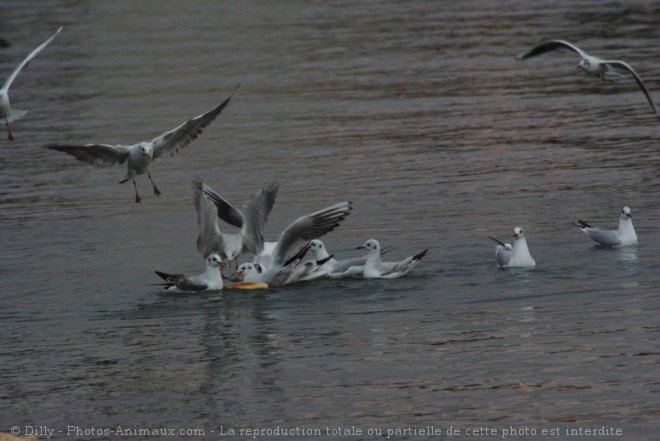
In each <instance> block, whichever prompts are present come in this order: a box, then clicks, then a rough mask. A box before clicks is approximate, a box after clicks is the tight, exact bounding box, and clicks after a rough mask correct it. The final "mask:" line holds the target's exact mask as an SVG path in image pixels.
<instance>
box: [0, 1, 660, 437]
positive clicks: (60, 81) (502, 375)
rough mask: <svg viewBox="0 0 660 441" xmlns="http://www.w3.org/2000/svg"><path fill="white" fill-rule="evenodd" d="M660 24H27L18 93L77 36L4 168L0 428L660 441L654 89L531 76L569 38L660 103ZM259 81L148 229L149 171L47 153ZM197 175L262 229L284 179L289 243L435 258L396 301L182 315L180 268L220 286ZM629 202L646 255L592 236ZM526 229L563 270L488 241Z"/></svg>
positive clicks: (20, 15)
mask: <svg viewBox="0 0 660 441" xmlns="http://www.w3.org/2000/svg"><path fill="white" fill-rule="evenodd" d="M659 16H660V6H659V5H658V4H657V2H651V1H649V2H609V1H603V2H572V1H571V2H568V1H566V2H544V3H537V4H534V5H532V4H530V3H528V2H523V1H504V2H490V1H489V2H460V3H458V2H456V3H449V2H434V1H409V2H384V1H379V2H375V1H366V2H348V1H346V2H341V1H339V2H293V1H291V2H289V1H284V2H272V3H271V2H268V3H266V2H256V1H255V2H253V1H242V2H226V3H225V2H194V3H192V2H179V1H163V2H148V1H144V2H137V1H136V2H128V1H119V2H83V1H64V0H63V1H43V2H38V4H37V3H32V2H23V1H6V0H5V1H3V2H2V3H0V38H3V39H5V40H7V41H9V42H10V43H11V46H10V47H8V48H0V77H1V78H2V79H3V80H4V78H5V77H6V76H7V75H8V74H9V72H11V70H12V69H13V68H14V66H15V65H16V64H17V63H18V62H19V60H20V59H22V57H24V56H25V54H27V53H28V52H29V51H30V50H32V48H33V47H35V46H36V45H37V44H39V43H40V42H41V41H43V40H45V38H47V36H49V35H50V34H52V32H54V30H55V29H56V28H57V27H58V26H60V25H63V26H64V27H65V29H64V31H63V32H62V33H61V34H60V36H59V37H58V38H57V40H55V41H54V42H53V44H52V45H51V46H50V47H48V48H47V49H46V50H45V51H44V52H43V53H42V54H41V55H39V57H38V58H37V59H35V61H34V62H33V63H32V64H31V65H30V67H29V69H28V70H26V71H24V72H23V73H22V74H21V75H20V76H19V78H18V79H17V81H16V82H15V83H14V85H13V87H12V99H13V104H14V106H15V107H17V108H19V109H27V110H30V113H29V114H28V116H26V117H25V118H24V119H22V120H20V121H18V122H16V123H15V124H14V125H13V129H14V134H15V136H16V138H17V139H16V141H14V142H13V143H8V142H7V141H2V146H1V148H0V167H1V168H2V174H1V175H0V207H1V211H0V229H1V231H2V243H1V246H0V321H1V323H2V331H1V334H0V335H1V337H0V338H1V340H0V341H1V342H2V345H1V346H0V431H2V430H4V431H8V430H9V428H10V427H11V426H13V425H16V426H18V427H19V428H21V430H22V431H24V429H25V426H26V425H43V426H48V427H49V428H53V429H56V432H55V435H54V436H55V437H56V438H59V439H113V440H114V439H137V438H135V437H129V436H124V435H117V434H111V435H98V434H91V435H89V434H88V435H85V434H83V435H80V434H76V433H75V432H74V433H73V434H70V436H67V432H66V429H67V426H78V428H80V429H81V430H84V429H90V428H91V427H95V428H97V429H98V428H110V429H113V430H114V429H115V428H116V426H117V425H122V426H130V427H132V428H168V427H169V428H176V430H179V429H188V428H191V429H194V428H203V429H205V430H206V436H205V437H199V436H198V437H194V436H192V437H188V439H223V436H221V434H220V432H219V430H220V426H223V430H225V431H227V430H228V429H229V428H241V427H243V428H244V427H250V428H264V429H269V428H270V429H271V430H273V429H274V428H276V427H278V426H279V427H285V428H291V427H296V426H298V427H303V426H304V427H305V428H306V429H311V430H313V429H319V430H323V434H324V435H325V428H326V426H327V427H333V428H336V427H337V426H342V427H350V426H354V427H355V428H359V429H361V430H362V431H363V432H362V434H361V435H355V436H353V435H346V436H343V437H342V436H338V437H334V438H332V439H351V440H352V439H379V438H381V437H379V436H378V435H377V434H376V433H371V434H369V433H368V430H369V429H382V430H383V434H384V435H387V432H386V431H387V429H390V430H394V429H397V428H407V427H412V428H423V427H426V426H429V425H433V426H435V428H438V429H441V430H442V436H439V437H435V439H444V438H443V437H445V436H447V435H446V429H447V428H449V427H450V426H453V427H454V428H458V429H461V430H462V431H463V432H462V433H465V430H466V429H469V428H475V427H488V428H490V429H495V430H498V431H499V432H498V434H497V436H495V435H493V436H483V437H482V438H481V439H502V435H503V431H504V430H506V429H509V428H512V429H516V430H520V431H521V433H522V430H523V429H530V430H531V429H534V430H537V434H536V435H529V434H527V435H525V434H523V435H521V436H518V437H509V439H511V438H513V439H546V438H547V439H560V438H558V437H555V438H552V437H545V438H544V437H543V436H542V435H541V431H542V429H544V428H546V429H549V428H555V427H557V426H558V427H559V428H560V429H561V430H562V431H563V430H565V429H566V428H594V427H598V428H600V427H603V426H604V427H613V428H616V429H621V430H622V431H623V435H622V436H618V437H600V438H596V439H611V438H616V439H631V440H632V439H634V440H653V439H657V432H658V430H659V429H660V425H659V424H658V421H660V398H659V397H660V380H659V378H660V375H659V374H660V369H659V366H658V355H660V338H659V337H660V327H659V326H658V313H659V310H660V301H659V300H658V299H659V296H658V291H659V289H660V277H659V276H658V267H659V265H660V239H659V233H660V227H659V225H660V223H659V221H660V209H659V208H658V201H659V200H660V176H659V171H658V170H659V165H660V153H659V152H660V149H659V146H658V139H659V138H660V125H659V124H660V120H659V119H658V118H657V117H654V116H653V115H652V114H651V112H650V109H649V106H648V104H647V103H646V101H645V98H644V96H643V94H642V93H641V92H640V91H639V89H638V88H637V86H636V85H635V83H634V82H633V81H632V80H630V79H627V80H624V81H620V82H617V83H603V82H601V81H599V80H597V79H594V78H590V77H586V76H584V75H583V74H580V73H579V72H577V71H576V69H575V64H576V63H577V58H576V57H575V55H574V54H571V53H568V52H557V53H554V54H548V55H545V56H542V57H539V58H536V59H533V60H530V61H529V62H525V63H516V62H515V61H514V58H513V57H514V55H515V54H517V53H518V52H520V51H521V50H523V49H525V48H527V47H529V46H530V45H532V44H535V43H537V42H539V41H542V40H544V39H548V38H564V39H567V40H569V41H573V42H574V43H576V44H579V45H580V46H581V47H582V48H584V49H585V50H588V51H590V52H592V53H594V54H596V55H602V56H605V57H611V58H619V57H620V58H622V59H625V61H627V62H628V63H630V64H631V65H632V66H633V67H635V68H636V69H637V71H638V73H639V74H640V75H641V76H642V78H643V79H644V81H645V83H646V85H647V87H648V88H649V90H650V91H651V93H652V94H653V95H654V96H655V97H656V99H658V98H659V97H660V73H659V72H660V57H658V56H657V55H658V47H659V46H658V43H659V42H660V26H658V17H659ZM238 83H241V87H240V90H239V91H238V92H237V93H236V95H235V98H234V100H233V101H232V103H231V105H230V106H229V107H228V108H227V109H226V111H225V112H224V113H223V114H222V115H221V116H220V117H219V119H218V120H217V121H216V122H214V123H213V124H212V125H211V126H209V127H208V128H207V130H206V131H205V133H204V134H203V135H202V136H201V137H200V138H199V139H198V140H197V141H195V142H194V143H193V144H191V145H190V146H189V147H188V148H186V149H185V150H184V151H183V152H181V153H180V154H179V155H178V156H177V157H175V158H173V159H171V160H167V161H162V162H159V163H157V164H155V165H154V166H153V167H152V172H153V175H154V178H155V179H156V182H157V183H158V184H159V186H160V188H161V190H162V191H163V196H162V197H160V198H158V199H157V198H155V197H154V196H153V195H152V194H151V190H150V186H149V184H148V181H147V180H146V178H143V177H140V178H139V179H138V185H139V186H140V189H141V192H142V193H143V196H144V197H145V200H144V203H143V205H142V206H136V205H135V204H133V203H132V197H133V196H132V188H131V187H130V184H126V185H118V184H117V181H118V180H120V179H121V178H122V177H123V174H124V170H123V169H121V168H110V169H102V170H94V169H92V168H91V167H88V166H85V165H82V164H79V163H77V162H75V161H74V160H73V159H71V158H69V157H67V156H65V155H60V154H57V153H55V152H50V151H45V150H44V149H41V148H40V145H42V144H44V143H47V142H60V143H61V142H75V143H87V142H107V143H131V142H134V141H137V140H140V139H151V138H152V137H154V136H156V135H158V134H160V133H161V132H162V131H164V130H166V129H170V128H173V127H174V126H176V125H177V124H179V123H181V122H182V121H184V120H185V119H187V118H189V117H191V116H193V115H196V114H199V113H201V112H203V111H205V110H207V109H209V108H211V107H213V106H214V105H216V104H217V103H218V102H219V101H220V100H221V99H223V97H224V96H225V95H226V94H227V93H228V92H229V91H231V89H232V88H233V87H234V86H235V85H236V84H238ZM3 133H4V132H3ZM2 136H4V134H3V135H2ZM194 176H199V177H202V178H204V179H205V180H206V181H207V182H209V183H210V184H211V185H212V186H213V187H215V188H216V189H218V191H220V192H221V193H222V194H223V195H225V196H226V197H227V198H229V199H230V200H233V201H237V202H240V201H243V200H244V199H245V198H246V197H247V196H248V195H249V194H251V193H252V192H253V191H254V190H256V189H257V188H259V187H261V186H263V185H265V184H266V183H268V182H270V181H272V180H277V181H279V182H280V183H281V190H280V194H279V197H278V200H277V203H276V205H275V209H274V210H273V213H272V214H271V218H270V221H269V225H268V231H267V233H268V234H267V235H268V237H269V238H272V239H274V238H275V237H276V235H277V234H278V232H279V231H281V229H282V228H284V227H285V226H286V225H288V223H289V222H291V221H292V220H293V219H295V218H296V217H298V216H300V215H302V214H304V213H307V212H310V211H313V210H316V209H318V208H321V207H323V206H325V205H329V204H331V203H334V202H337V201H341V200H347V199H348V200H352V201H353V202H354V206H355V209H354V210H353V213H352V215H351V216H350V217H349V218H348V219H347V220H346V222H345V223H344V225H343V226H342V227H341V228H340V229H338V230H337V231H336V232H334V233H332V234H331V235H329V236H328V237H326V240H325V242H326V245H327V246H328V248H329V249H330V250H331V252H333V253H335V254H336V255H337V256H339V257H343V256H349V255H353V253H354V251H353V248H354V247H355V246H356V245H359V244H361V243H362V242H364V240H366V239H368V238H376V239H379V240H380V241H381V243H382V244H383V245H385V246H391V247H393V248H394V250H393V251H392V252H391V255H392V256H394V257H405V256H407V255H410V254H411V253H412V252H415V251H419V250H421V249H423V248H430V249H431V254H430V256H429V257H428V258H426V259H425V260H424V261H423V262H422V263H421V264H420V265H419V266H418V267H417V268H416V269H415V270H414V271H413V272H412V273H411V274H409V276H408V277H405V278H402V279H398V280H392V281H381V280H375V281H359V280H341V281H325V280H322V281H316V282H313V283H308V284H300V285H294V286H291V287H286V288H283V289H278V290H272V291H267V292H230V291H225V292H223V293H209V294H203V295H183V296H172V295H163V294H161V293H159V292H158V289H157V288H155V287H153V286H149V284H150V283H156V282H157V281H158V280H157V278H156V276H155V275H154V274H153V270H154V269H160V270H164V271H177V270H178V271H184V272H188V273H197V272H199V271H201V269H202V266H203V263H202V262H201V260H200V258H199V257H198V256H197V254H196V251H195V247H194V241H195V238H196V234H197V232H196V228H197V226H196V219H195V215H194V211H193V207H192V203H191V197H190V193H191V192H190V185H189V182H190V180H191V178H193V177H194ZM623 205H628V206H630V207H631V208H632V210H633V215H634V219H635V225H636V228H637V232H638V235H639V238H640V245H639V247H637V248H634V249H632V250H601V249H597V248H594V247H593V246H592V245H591V244H590V242H589V241H588V240H587V239H586V238H585V237H583V235H582V234H581V233H580V232H579V231H578V230H577V229H575V228H574V227H571V226H570V223H571V222H574V221H575V220H577V219H578V218H581V219H585V220H590V221H592V222H593V223H595V224H597V225H601V226H604V227H608V228H610V227H611V228H613V227H615V226H616V222H617V214H618V212H619V210H620V209H621V207H622V206H623ZM516 225H523V226H524V227H525V229H526V231H527V236H528V241H529V246H530V249H531V252H532V254H533V256H534V257H535V259H536V261H537V265H538V266H537V268H536V269H535V270H533V271H521V272H514V271H498V270H497V269H496V268H495V260H494V248H493V244H492V243H490V241H488V239H486V236H487V235H495V236H499V237H502V238H506V237H507V236H509V235H510V232H511V230H512V228H513V227H514V226H516ZM59 431H62V432H59ZM211 431H213V432H211ZM491 433H492V432H491ZM562 433H563V432H562ZM325 437H326V436H323V437H318V436H316V437H314V436H311V437H301V436H291V435H288V436H279V437H277V436H275V435H273V436H270V437H269V436H263V437H261V436H260V437H259V439H274V438H277V439H320V438H325ZM39 438H40V439H45V436H39ZM160 438H162V439H172V437H165V436H163V437H158V436H153V437H150V438H149V439H160ZM238 438H240V437H235V439H238ZM393 438H396V439H411V440H412V439H424V438H423V437H422V436H420V435H419V433H417V434H414V433H408V434H402V435H401V436H396V437H393ZM453 439H460V437H458V436H454V437H453ZM561 439H581V437H579V436H572V437H567V438H561ZM590 439H594V437H591V438H590Z"/></svg>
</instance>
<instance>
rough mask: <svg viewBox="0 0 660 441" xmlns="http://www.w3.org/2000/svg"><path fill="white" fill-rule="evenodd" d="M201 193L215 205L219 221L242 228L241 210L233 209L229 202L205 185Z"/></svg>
mask: <svg viewBox="0 0 660 441" xmlns="http://www.w3.org/2000/svg"><path fill="white" fill-rule="evenodd" d="M202 191H203V192H204V194H205V195H206V196H208V197H209V199H211V202H213V204H215V207H216V210H217V215H218V217H219V218H220V219H222V220H223V221H225V222H227V223H228V224H229V225H233V226H235V227H238V228H243V223H244V218H243V213H242V212H241V210H239V209H238V208H236V207H234V206H233V205H232V204H231V203H229V201H227V200H226V199H225V198H223V197H222V196H220V194H218V192H216V191H215V190H213V189H212V188H211V187H209V186H208V185H206V184H203V185H202Z"/></svg>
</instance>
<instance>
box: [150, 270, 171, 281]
mask: <svg viewBox="0 0 660 441" xmlns="http://www.w3.org/2000/svg"><path fill="white" fill-rule="evenodd" d="M154 272H155V273H156V274H158V277H160V278H161V279H163V280H164V281H166V282H167V281H168V279H169V277H170V275H169V274H167V273H162V272H160V271H154Z"/></svg>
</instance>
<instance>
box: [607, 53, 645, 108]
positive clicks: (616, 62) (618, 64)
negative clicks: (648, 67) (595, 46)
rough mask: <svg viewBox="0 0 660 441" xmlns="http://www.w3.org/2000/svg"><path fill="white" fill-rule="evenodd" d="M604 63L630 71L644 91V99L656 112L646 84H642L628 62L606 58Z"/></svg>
mask: <svg viewBox="0 0 660 441" xmlns="http://www.w3.org/2000/svg"><path fill="white" fill-rule="evenodd" d="M604 63H605V64H608V65H610V66H612V67H615V68H619V69H625V70H627V71H628V72H630V73H631V74H632V75H633V77H635V81H636V82H637V85H638V86H639V87H640V89H642V92H644V95H646V99H647V100H648V101H649V104H650V105H651V108H652V109H653V112H654V113H658V109H657V108H656V107H655V103H654V102H653V99H652V98H651V94H650V93H649V91H648V90H647V89H646V86H644V83H643V82H642V79H641V78H640V76H639V75H637V72H635V70H634V69H633V68H632V67H630V65H629V64H628V63H625V62H623V61H619V60H607V61H605V62H604Z"/></svg>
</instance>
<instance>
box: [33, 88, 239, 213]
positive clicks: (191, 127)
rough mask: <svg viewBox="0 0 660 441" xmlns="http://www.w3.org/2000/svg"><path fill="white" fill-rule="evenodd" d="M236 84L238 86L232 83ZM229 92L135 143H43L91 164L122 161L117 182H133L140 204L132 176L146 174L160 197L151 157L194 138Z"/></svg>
mask: <svg viewBox="0 0 660 441" xmlns="http://www.w3.org/2000/svg"><path fill="white" fill-rule="evenodd" d="M236 87H238V86H236ZM232 95H233V92H232V94H231V95H229V97H227V99H225V100H224V101H223V102H222V103H221V104H220V105H219V106H217V107H214V108H213V109H211V110H209V111H208V112H206V113H203V114H201V115H199V116H196V117H194V118H192V119H189V120H188V121H186V122H185V123H183V124H181V125H180V126H178V127H176V128H174V129H172V130H169V131H167V132H165V133H163V134H162V135H160V136H158V137H156V138H154V139H152V140H151V141H143V142H138V143H137V144H133V145H110V144H86V145H60V144H47V145H44V147H45V148H47V149H51V150H57V151H60V152H64V153H68V154H69V155H71V156H73V157H74V158H76V159H77V160H79V161H82V162H86V163H88V164H91V165H93V166H95V167H110V166H113V165H117V164H123V163H126V165H127V171H126V176H124V179H122V180H121V181H119V183H120V184H123V183H125V182H128V181H129V180H132V181H133V188H135V203H136V204H140V203H141V202H142V198H141V197H140V194H139V193H138V189H137V184H136V183H135V176H136V175H141V174H143V173H144V172H146V173H147V176H148V177H149V180H150V181H151V184H152V185H153V188H154V194H155V195H156V196H160V194H161V193H160V190H159V189H158V187H157V186H156V183H155V182H154V180H153V178H152V177H151V173H150V172H149V166H150V165H151V163H152V162H153V161H154V160H155V159H159V158H168V157H170V156H174V155H175V154H177V153H178V152H179V151H180V150H181V149H183V148H184V147H186V146H187V145H188V144H190V143H191V142H192V141H194V140H195V139H196V138H197V136H199V134H200V133H202V131H203V129H204V128H205V127H206V126H207V125H209V124H210V123H211V121H213V120H214V119H215V118H216V117H217V116H218V115H219V114H220V112H222V110H223V109H224V108H225V107H226V106H227V104H229V101H230V100H231V97H232Z"/></svg>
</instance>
